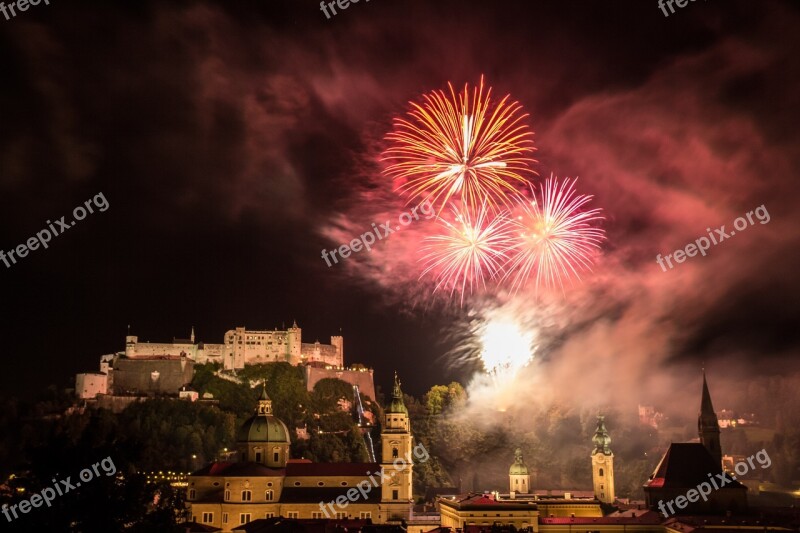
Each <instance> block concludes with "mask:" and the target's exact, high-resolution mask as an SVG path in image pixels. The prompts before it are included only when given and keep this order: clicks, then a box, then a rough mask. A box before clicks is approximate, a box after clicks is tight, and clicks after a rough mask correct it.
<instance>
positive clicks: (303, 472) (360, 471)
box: [286, 462, 381, 477]
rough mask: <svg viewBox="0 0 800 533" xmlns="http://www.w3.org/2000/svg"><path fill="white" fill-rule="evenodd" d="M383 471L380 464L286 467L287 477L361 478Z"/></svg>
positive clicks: (292, 465)
mask: <svg viewBox="0 0 800 533" xmlns="http://www.w3.org/2000/svg"><path fill="white" fill-rule="evenodd" d="M380 471H381V465H380V464H379V463H295V462H290V463H288V464H287V465H286V476H287V477H302V476H359V477H366V476H368V475H369V474H374V473H375V472H380Z"/></svg>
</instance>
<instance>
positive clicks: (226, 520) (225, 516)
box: [222, 513, 228, 524]
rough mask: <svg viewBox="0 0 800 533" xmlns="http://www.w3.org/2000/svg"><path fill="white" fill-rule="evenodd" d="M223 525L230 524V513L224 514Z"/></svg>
mask: <svg viewBox="0 0 800 533" xmlns="http://www.w3.org/2000/svg"><path fill="white" fill-rule="evenodd" d="M222 523H223V524H227V523H228V513H222Z"/></svg>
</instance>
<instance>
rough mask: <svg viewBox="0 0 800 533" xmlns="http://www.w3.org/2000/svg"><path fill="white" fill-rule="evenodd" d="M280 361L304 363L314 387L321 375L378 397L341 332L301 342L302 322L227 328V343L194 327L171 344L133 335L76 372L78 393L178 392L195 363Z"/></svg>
mask: <svg viewBox="0 0 800 533" xmlns="http://www.w3.org/2000/svg"><path fill="white" fill-rule="evenodd" d="M278 362H286V363H289V364H291V365H294V366H301V365H302V366H304V367H305V378H306V386H307V387H308V388H309V390H311V389H313V387H314V385H315V384H316V383H317V382H318V381H319V380H321V379H324V378H337V379H341V380H342V381H346V382H347V383H350V384H351V385H358V387H359V389H360V391H361V392H363V393H364V394H365V395H367V396H369V397H370V398H373V399H374V398H375V388H374V384H373V380H372V370H371V369H366V368H364V367H363V366H361V365H356V366H355V367H353V368H345V367H344V340H343V338H342V336H341V335H337V336H332V337H331V343H330V344H321V343H320V342H319V341H316V342H313V343H307V342H302V330H301V329H300V327H299V326H298V325H297V322H294V323H293V324H292V327H290V328H288V329H285V330H278V329H277V328H276V329H274V330H248V329H247V328H245V327H237V328H235V329H231V330H228V331H227V332H225V336H224V342H223V343H222V344H208V343H204V342H200V341H196V340H195V334H194V328H192V330H191V333H190V335H189V338H186V339H179V338H174V339H173V340H172V342H141V341H139V338H138V337H137V336H135V335H128V336H126V337H125V351H120V352H116V353H113V354H108V355H103V356H102V357H101V358H100V369H99V370H100V371H99V372H90V373H83V374H77V375H76V377H75V393H76V395H77V396H78V397H80V398H83V399H91V398H97V397H98V395H122V396H128V395H141V394H148V395H150V394H156V395H163V394H167V395H176V394H179V392H180V391H181V389H183V388H185V387H184V386H185V385H188V384H189V383H190V382H191V381H192V376H193V375H194V365H195V364H206V363H218V364H219V365H220V366H221V367H222V369H223V371H226V372H230V373H235V371H236V370H239V369H242V368H244V367H245V366H246V365H255V364H262V363H278ZM221 377H226V376H225V375H222V376H221ZM181 394H183V393H181Z"/></svg>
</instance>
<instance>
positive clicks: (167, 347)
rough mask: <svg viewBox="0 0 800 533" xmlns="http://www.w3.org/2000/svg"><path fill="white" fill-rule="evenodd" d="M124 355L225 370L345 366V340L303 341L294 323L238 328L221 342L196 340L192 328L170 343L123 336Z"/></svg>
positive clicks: (339, 338)
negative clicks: (210, 365) (269, 365)
mask: <svg viewBox="0 0 800 533" xmlns="http://www.w3.org/2000/svg"><path fill="white" fill-rule="evenodd" d="M125 356H126V357H127V358H129V359H147V358H153V357H170V356H177V357H180V356H185V357H189V358H190V359H192V360H193V361H194V362H195V363H197V364H205V363H220V364H222V368H224V369H225V370H236V369H240V368H244V367H245V365H254V364H260V363H277V362H287V363H289V364H292V365H295V366H297V365H301V364H305V363H324V364H326V365H330V366H335V367H341V366H343V365H344V340H343V339H342V337H341V335H338V336H333V337H331V343H330V344H320V342H319V341H317V342H314V343H307V342H302V330H301V329H300V327H299V326H298V325H297V322H294V323H293V324H292V327H290V328H288V329H286V330H278V329H277V328H276V329H275V330H272V331H270V330H248V329H246V328H244V327H238V328H236V329H231V330H228V331H227V332H225V340H224V343H223V344H206V343H203V342H195V336H194V328H192V332H191V334H190V335H189V338H188V339H173V341H172V342H171V343H151V342H139V338H138V337H136V336H134V335H128V336H127V337H125Z"/></svg>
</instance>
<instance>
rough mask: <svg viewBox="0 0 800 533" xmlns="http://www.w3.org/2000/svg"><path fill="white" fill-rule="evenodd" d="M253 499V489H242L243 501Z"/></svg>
mask: <svg viewBox="0 0 800 533" xmlns="http://www.w3.org/2000/svg"><path fill="white" fill-rule="evenodd" d="M252 499H253V493H252V492H251V491H249V490H243V491H242V501H243V502H249V501H251V500H252Z"/></svg>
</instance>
